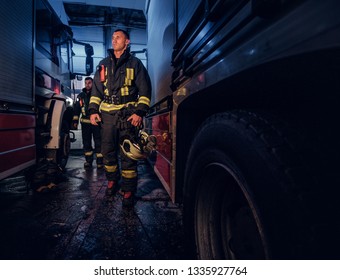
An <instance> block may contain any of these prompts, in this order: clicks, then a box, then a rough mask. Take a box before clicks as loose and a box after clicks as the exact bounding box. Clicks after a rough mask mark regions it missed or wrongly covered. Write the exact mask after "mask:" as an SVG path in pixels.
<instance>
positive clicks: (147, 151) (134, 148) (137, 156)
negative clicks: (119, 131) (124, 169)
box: [120, 131, 157, 160]
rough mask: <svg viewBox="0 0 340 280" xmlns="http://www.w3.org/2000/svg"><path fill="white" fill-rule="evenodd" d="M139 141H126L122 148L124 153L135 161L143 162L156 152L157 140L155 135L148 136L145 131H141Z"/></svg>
mask: <svg viewBox="0 0 340 280" xmlns="http://www.w3.org/2000/svg"><path fill="white" fill-rule="evenodd" d="M138 138H139V139H137V140H132V139H124V141H123V142H122V143H121V145H120V147H121V149H122V151H123V153H124V154H125V155H126V156H127V157H129V158H131V159H133V160H141V159H145V158H147V157H148V156H150V155H151V154H152V153H153V152H155V151H156V145H157V139H156V136H155V135H148V134H147V133H146V132H145V131H140V133H139V137H138Z"/></svg>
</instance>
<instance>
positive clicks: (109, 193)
mask: <svg viewBox="0 0 340 280" xmlns="http://www.w3.org/2000/svg"><path fill="white" fill-rule="evenodd" d="M115 187H116V181H108V182H107V188H106V191H105V194H106V195H107V196H112V195H114V193H115Z"/></svg>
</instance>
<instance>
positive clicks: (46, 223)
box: [0, 152, 187, 260]
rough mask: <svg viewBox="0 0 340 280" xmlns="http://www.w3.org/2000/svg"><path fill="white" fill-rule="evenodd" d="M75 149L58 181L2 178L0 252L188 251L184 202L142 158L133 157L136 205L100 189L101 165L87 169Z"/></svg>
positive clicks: (94, 255) (67, 255)
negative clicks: (35, 186)
mask: <svg viewBox="0 0 340 280" xmlns="http://www.w3.org/2000/svg"><path fill="white" fill-rule="evenodd" d="M73 154H74V155H72V156H71V157H70V159H69V162H68V165H67V169H66V172H65V173H64V174H63V176H62V178H60V179H59V182H58V184H57V186H56V187H55V188H51V189H46V190H45V191H43V192H41V193H37V192H34V191H32V190H26V189H25V187H24V185H23V183H22V182H21V184H20V183H19V184H18V183H17V182H16V186H15V187H12V188H11V187H10V186H11V184H12V183H11V181H7V182H5V183H4V182H2V183H1V184H2V185H1V186H0V187H1V192H0V223H1V231H0V258H1V259H137V260H138V259H165V260H166V259H186V258H187V257H186V254H185V250H184V236H183V227H182V211H181V208H180V206H179V205H177V204H174V203H172V202H171V201H170V199H169V197H168V195H167V193H166V191H165V190H164V188H163V187H162V185H161V183H160V182H159V181H158V179H157V177H156V175H155V174H154V173H153V170H152V167H151V166H150V165H149V164H148V163H147V162H141V163H140V164H139V165H138V173H139V181H138V191H137V194H136V195H137V198H138V199H137V202H136V205H135V207H134V208H133V209H124V208H122V205H121V201H122V197H121V196H120V194H119V193H116V195H115V196H112V197H107V196H106V195H105V188H106V184H107V181H106V179H105V174H104V171H103V170H97V168H96V166H95V165H94V167H93V168H92V169H90V170H84V168H83V163H84V159H83V157H82V156H81V153H75V152H73Z"/></svg>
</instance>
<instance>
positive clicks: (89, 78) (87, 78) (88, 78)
mask: <svg viewBox="0 0 340 280" xmlns="http://www.w3.org/2000/svg"><path fill="white" fill-rule="evenodd" d="M87 80H91V81H92V82H93V79H92V78H91V77H86V78H85V81H87Z"/></svg>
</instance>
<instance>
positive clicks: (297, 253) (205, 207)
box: [184, 111, 314, 259]
mask: <svg viewBox="0 0 340 280" xmlns="http://www.w3.org/2000/svg"><path fill="white" fill-rule="evenodd" d="M291 135H292V134H291V133H290V132H289V130H288V129H287V128H286V127H285V126H284V125H283V124H281V123H279V122H277V121H274V120H273V119H271V118H268V117H266V118H264V117H262V116H260V115H258V114H255V113H251V112H243V111H237V112H226V113H221V114H216V115H214V116H212V117H210V118H209V119H208V120H207V121H206V122H205V123H204V124H203V125H202V127H201V128H200V129H199V131H198V133H197V135H196V137H195V139H194V141H193V143H192V146H191V149H190V152H189V156H188V161H187V164H186V171H185V183H184V224H185V228H186V232H187V235H188V242H189V243H191V244H190V245H191V246H190V248H191V249H192V250H193V251H194V254H195V256H194V257H196V258H199V259H301V258H302V259H305V258H309V257H310V256H311V255H310V251H311V250H312V249H311V247H310V246H311V243H312V242H313V238H314V237H313V230H312V228H313V219H310V217H309V216H308V214H310V213H309V212H308V211H309V209H308V207H307V205H308V202H306V201H304V197H308V196H306V195H304V194H305V193H306V192H307V193H309V192H312V189H313V187H312V185H313V179H312V176H310V174H309V175H308V168H307V166H305V164H304V161H303V158H301V157H300V156H299V153H298V152H297V151H295V150H294V147H296V146H295V145H293V142H290V140H289V138H290V136H291ZM299 179H302V180H299ZM301 182H303V184H301ZM193 236H194V238H192V237H193Z"/></svg>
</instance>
